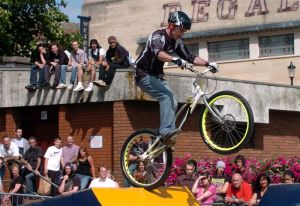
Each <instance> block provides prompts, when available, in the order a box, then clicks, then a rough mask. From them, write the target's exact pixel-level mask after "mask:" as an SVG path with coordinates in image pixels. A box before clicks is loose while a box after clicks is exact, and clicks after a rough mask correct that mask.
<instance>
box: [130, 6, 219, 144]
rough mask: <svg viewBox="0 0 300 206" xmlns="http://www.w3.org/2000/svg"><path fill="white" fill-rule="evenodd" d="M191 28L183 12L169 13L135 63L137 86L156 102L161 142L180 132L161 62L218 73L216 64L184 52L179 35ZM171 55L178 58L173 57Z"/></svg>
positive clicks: (175, 105)
mask: <svg viewBox="0 0 300 206" xmlns="http://www.w3.org/2000/svg"><path fill="white" fill-rule="evenodd" d="M190 28H191V20H190V18H189V17H188V16H187V15H186V14H185V13H184V12H182V11H176V12H174V13H172V14H171V15H170V17H169V19H168V27H167V28H165V29H161V30H157V31H154V32H153V33H152V34H151V35H150V37H149V38H148V41H147V44H146V46H145V48H144V50H143V51H142V52H141V54H140V55H139V57H138V58H137V60H136V62H135V63H136V66H135V73H136V76H135V79H136V83H137V85H138V86H139V87H140V88H141V89H142V90H143V91H145V92H146V93H147V94H149V95H150V96H152V97H153V98H154V99H156V100H157V101H159V105H160V128H159V133H160V135H161V136H162V137H163V140H164V141H165V140H168V139H169V137H173V136H175V135H176V134H177V133H178V132H180V131H178V130H177V129H176V127H175V113H176V109H177V102H176V99H175V97H174V94H173V92H172V90H171V89H170V87H169V86H168V84H167V82H166V81H165V79H164V72H163V66H164V63H165V62H173V63H175V64H176V65H178V66H179V67H181V68H182V69H184V68H186V67H187V66H188V63H192V64H194V65H197V66H211V67H213V68H214V69H215V70H218V65H217V64H216V63H209V62H207V61H205V60H203V59H201V58H200V57H197V56H196V55H194V54H192V53H190V52H189V51H188V50H187V48H186V46H185V45H184V43H183V41H182V36H183V34H184V33H185V32H186V31H187V30H190ZM174 52H175V53H176V54H177V55H178V56H179V57H175V56H173V55H172V54H173V53H174Z"/></svg>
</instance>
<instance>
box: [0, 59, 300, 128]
mask: <svg viewBox="0 0 300 206" xmlns="http://www.w3.org/2000/svg"><path fill="white" fill-rule="evenodd" d="M29 74H30V71H29V67H28V66H27V65H26V66H18V67H15V68H5V67H2V68H0V78H1V79H2V81H1V82H0V107H3V108H8V107H23V106H37V105H64V104H76V103H84V102H103V101H105V102H107V101H121V100H122V101H126V100H152V99H151V98H149V97H148V96H147V95H145V94H144V93H143V92H141V91H140V89H138V88H137V87H136V86H135V84H134V78H133V72H132V70H131V69H128V70H118V72H117V73H116V76H115V78H114V80H113V83H112V85H111V87H110V88H107V89H103V88H97V87H95V90H94V91H93V93H87V92H79V93H76V92H72V91H70V90H68V89H65V90H49V89H39V90H36V91H34V92H28V91H27V90H26V89H25V88H24V87H25V85H26V84H27V83H28V81H29ZM69 77H70V73H68V78H69ZM166 78H167V79H168V81H169V84H170V86H171V88H172V89H173V91H174V93H175V95H176V97H177V99H178V101H179V102H185V101H186V98H187V97H188V96H190V95H191V94H192V93H193V86H192V82H193V80H194V78H195V76H194V75H192V74H180V75H179V74H178V73H168V74H167V75H166ZM67 81H68V79H67ZM208 81H209V84H208V85H209V87H208V88H207V91H208V92H213V91H214V88H215V87H216V89H215V92H217V91H222V90H233V91H236V92H238V93H240V94H241V95H243V96H244V97H245V98H246V99H247V100H248V101H249V103H250V105H251V107H252V109H253V112H254V115H255V122H260V123H268V122H269V110H271V109H272V110H285V111H299V105H300V92H299V89H300V88H299V87H290V86H284V85H275V84H262V83H257V82H254V81H240V80H232V79H225V78H221V79H218V80H217V84H216V81H215V80H214V79H209V80H208ZM202 84H203V85H205V84H206V82H205V81H204V83H202Z"/></svg>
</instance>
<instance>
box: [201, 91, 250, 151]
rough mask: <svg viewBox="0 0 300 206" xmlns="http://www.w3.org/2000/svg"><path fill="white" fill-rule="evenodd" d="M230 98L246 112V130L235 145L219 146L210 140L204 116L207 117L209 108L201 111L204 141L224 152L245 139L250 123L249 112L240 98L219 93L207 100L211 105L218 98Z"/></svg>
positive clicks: (237, 145)
mask: <svg viewBox="0 0 300 206" xmlns="http://www.w3.org/2000/svg"><path fill="white" fill-rule="evenodd" d="M224 97H225V98H226V97H227V98H231V99H234V100H236V102H238V103H239V105H241V107H242V108H243V111H244V112H245V114H246V120H247V122H246V123H247V127H246V131H245V133H244V135H243V137H242V139H241V140H240V141H239V143H238V144H236V145H235V146H232V147H220V146H219V145H217V144H215V143H214V142H213V141H211V139H210V136H209V135H208V133H207V130H206V123H207V122H206V118H207V114H208V113H209V110H208V109H207V108H205V110H204V112H203V116H202V121H201V122H202V125H201V126H202V131H203V136H204V139H205V141H206V142H207V143H208V144H209V145H210V146H211V147H213V148H214V149H216V150H219V151H224V152H226V151H231V150H234V149H236V148H237V147H239V146H240V145H241V144H242V143H243V142H244V141H245V138H246V137H247V134H248V131H249V125H250V123H249V119H250V118H249V113H248V111H247V109H246V107H245V105H244V104H243V102H242V101H241V100H240V99H238V98H236V97H234V96H232V95H220V96H217V97H215V98H214V99H212V100H211V101H210V102H209V105H212V104H214V103H215V102H216V101H217V100H219V99H221V98H224Z"/></svg>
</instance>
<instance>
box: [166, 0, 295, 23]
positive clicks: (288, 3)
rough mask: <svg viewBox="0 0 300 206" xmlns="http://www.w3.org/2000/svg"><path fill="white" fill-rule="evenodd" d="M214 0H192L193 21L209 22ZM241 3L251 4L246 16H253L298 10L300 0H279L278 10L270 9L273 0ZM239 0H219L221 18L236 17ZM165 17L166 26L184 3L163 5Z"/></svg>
mask: <svg viewBox="0 0 300 206" xmlns="http://www.w3.org/2000/svg"><path fill="white" fill-rule="evenodd" d="M211 1H212V0H191V4H192V7H193V12H192V15H191V16H192V22H194V23H200V22H207V21H208V20H209V9H210V8H209V7H210V6H211ZM239 3H240V4H245V3H249V6H248V7H247V9H246V10H245V11H243V12H244V16H245V17H252V16H255V15H267V14H269V13H270V12H277V13H283V12H290V11H297V10H298V8H299V1H298V0H297V1H296V0H281V1H278V7H277V10H276V11H270V10H269V9H268V4H271V3H272V4H274V1H273V0H269V1H267V0H250V1H245V0H240V1H239ZM238 9H239V8H238V0H218V2H217V6H216V10H215V11H216V16H217V18H218V19H221V20H228V19H234V18H235V17H236V13H237V11H238ZM163 10H164V18H163V21H162V22H161V26H165V25H167V23H168V17H169V15H170V13H172V12H175V11H181V10H182V5H181V3H180V2H170V3H167V4H164V5H163Z"/></svg>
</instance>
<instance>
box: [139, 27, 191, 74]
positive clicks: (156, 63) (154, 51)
mask: <svg viewBox="0 0 300 206" xmlns="http://www.w3.org/2000/svg"><path fill="white" fill-rule="evenodd" d="M161 51H165V52H167V53H168V54H172V53H174V52H175V53H176V54H177V55H178V56H179V57H180V58H182V59H184V60H186V61H188V62H190V63H193V62H194V59H195V58H196V56H195V55H194V54H192V53H190V52H189V51H188V49H187V48H186V46H185V45H184V44H183V41H182V39H177V40H174V39H171V38H170V37H169V36H168V34H167V32H166V29H161V30H157V31H155V32H153V33H152V34H151V35H150V37H149V38H148V40H147V43H146V46H145V48H144V50H143V51H142V53H141V54H140V55H139V57H138V58H137V60H136V62H135V64H136V66H135V73H136V79H137V80H139V79H141V78H143V77H144V76H146V75H152V76H156V77H157V78H161V79H162V78H163V76H164V72H163V66H164V62H163V61H160V60H159V59H158V54H159V52H161Z"/></svg>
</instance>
